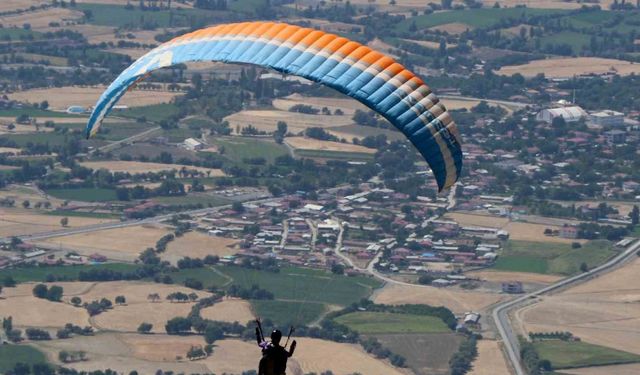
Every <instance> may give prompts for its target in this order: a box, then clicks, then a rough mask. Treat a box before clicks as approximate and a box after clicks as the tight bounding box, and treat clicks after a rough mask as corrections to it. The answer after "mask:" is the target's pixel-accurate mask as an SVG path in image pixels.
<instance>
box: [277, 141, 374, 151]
mask: <svg viewBox="0 0 640 375" xmlns="http://www.w3.org/2000/svg"><path fill="white" fill-rule="evenodd" d="M284 142H285V143H286V144H288V145H289V146H291V147H292V148H294V149H295V150H296V152H297V151H299V150H311V151H329V152H350V153H360V154H374V153H375V152H376V150H375V149H373V148H368V147H364V146H359V145H354V144H349V143H341V142H331V141H321V140H318V139H313V138H307V137H287V138H285V139H284Z"/></svg>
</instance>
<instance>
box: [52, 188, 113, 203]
mask: <svg viewBox="0 0 640 375" xmlns="http://www.w3.org/2000/svg"><path fill="white" fill-rule="evenodd" d="M46 192H47V194H50V195H52V196H54V197H56V198H59V199H65V200H76V201H85V202H108V201H114V200H117V199H118V198H117V197H116V191H115V190H113V189H102V188H80V189H49V190H47V191H46Z"/></svg>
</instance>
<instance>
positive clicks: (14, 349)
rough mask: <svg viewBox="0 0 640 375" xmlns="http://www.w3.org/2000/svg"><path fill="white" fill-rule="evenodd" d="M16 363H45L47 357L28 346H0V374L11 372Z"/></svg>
mask: <svg viewBox="0 0 640 375" xmlns="http://www.w3.org/2000/svg"><path fill="white" fill-rule="evenodd" d="M17 363H28V364H36V363H47V357H46V356H45V355H44V353H42V352H41V351H39V350H38V349H36V348H34V347H32V346H29V345H0V373H3V374H4V373H6V372H7V371H10V370H13V368H14V367H15V365H16V364H17Z"/></svg>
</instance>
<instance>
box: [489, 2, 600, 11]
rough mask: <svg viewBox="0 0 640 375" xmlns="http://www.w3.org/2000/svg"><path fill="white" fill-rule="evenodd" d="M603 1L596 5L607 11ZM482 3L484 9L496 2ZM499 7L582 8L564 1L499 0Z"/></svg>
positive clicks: (574, 3) (578, 4)
mask: <svg viewBox="0 0 640 375" xmlns="http://www.w3.org/2000/svg"><path fill="white" fill-rule="evenodd" d="M606 1H607V0H605V1H600V2H599V3H598V5H600V6H601V7H602V9H609V7H605V6H604V5H603V3H605V2H606ZM482 3H483V4H484V6H485V7H487V8H490V7H492V6H493V4H495V3H496V1H491V0H482ZM497 3H498V4H500V6H503V7H509V8H513V7H515V6H517V5H524V6H526V7H527V8H540V9H578V8H580V7H582V5H583V4H580V3H578V2H577V1H576V2H571V1H564V0H533V1H529V0H500V1H498V2H497Z"/></svg>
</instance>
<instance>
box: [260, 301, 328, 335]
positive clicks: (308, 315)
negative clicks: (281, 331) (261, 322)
mask: <svg viewBox="0 0 640 375" xmlns="http://www.w3.org/2000/svg"><path fill="white" fill-rule="evenodd" d="M251 306H252V307H253V310H254V311H255V315H256V316H259V317H260V318H262V319H270V320H271V321H273V324H274V325H276V326H278V327H281V328H286V327H288V326H292V325H293V326H297V325H309V324H310V323H311V322H314V321H316V320H318V318H320V316H321V315H322V314H324V313H325V312H326V311H327V309H328V308H327V306H326V305H325V304H323V303H317V302H304V301H300V302H295V301H278V300H253V301H251ZM334 309H339V307H335V306H333V308H332V310H334Z"/></svg>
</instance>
